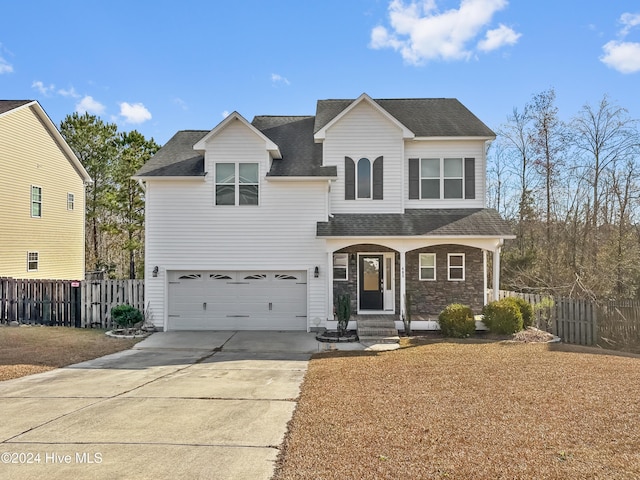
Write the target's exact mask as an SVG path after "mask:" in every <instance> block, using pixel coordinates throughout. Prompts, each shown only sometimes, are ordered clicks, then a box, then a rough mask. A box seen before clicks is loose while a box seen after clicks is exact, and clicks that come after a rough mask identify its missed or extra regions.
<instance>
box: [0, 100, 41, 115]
mask: <svg viewBox="0 0 640 480" xmlns="http://www.w3.org/2000/svg"><path fill="white" fill-rule="evenodd" d="M31 102H33V100H0V115H2V114H3V113H6V112H9V111H11V110H13V109H15V108H18V107H21V106H22V105H26V104H27V103H31Z"/></svg>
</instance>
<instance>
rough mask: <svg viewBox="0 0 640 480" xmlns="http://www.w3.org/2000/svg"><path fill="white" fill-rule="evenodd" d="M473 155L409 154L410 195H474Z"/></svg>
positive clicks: (437, 198) (444, 197) (469, 197)
mask: <svg viewBox="0 0 640 480" xmlns="http://www.w3.org/2000/svg"><path fill="white" fill-rule="evenodd" d="M475 181H476V180H475V158H450V157H447V158H410V159H409V199H410V200H418V199H422V200H427V199H432V200H441V199H445V200H449V199H467V200H469V199H475V198H476V190H475Z"/></svg>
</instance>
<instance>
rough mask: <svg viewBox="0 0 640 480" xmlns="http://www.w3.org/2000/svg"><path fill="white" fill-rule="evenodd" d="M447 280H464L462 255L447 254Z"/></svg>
mask: <svg viewBox="0 0 640 480" xmlns="http://www.w3.org/2000/svg"><path fill="white" fill-rule="evenodd" d="M447 270H448V272H449V273H448V280H450V281H463V280H464V253H449V254H447Z"/></svg>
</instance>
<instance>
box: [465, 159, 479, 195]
mask: <svg viewBox="0 0 640 480" xmlns="http://www.w3.org/2000/svg"><path fill="white" fill-rule="evenodd" d="M464 198H466V199H474V198H476V159H475V158H465V159H464Z"/></svg>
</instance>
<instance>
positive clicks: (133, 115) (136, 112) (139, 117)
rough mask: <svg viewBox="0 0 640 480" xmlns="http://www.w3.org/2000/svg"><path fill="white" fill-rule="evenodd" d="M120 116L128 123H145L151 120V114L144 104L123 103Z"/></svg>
mask: <svg viewBox="0 0 640 480" xmlns="http://www.w3.org/2000/svg"><path fill="white" fill-rule="evenodd" d="M120 116H122V117H124V118H125V122H126V123H144V122H146V121H147V120H151V112H149V110H147V108H146V107H145V106H144V105H143V104H142V103H134V104H131V103H127V102H122V103H121V104H120Z"/></svg>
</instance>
